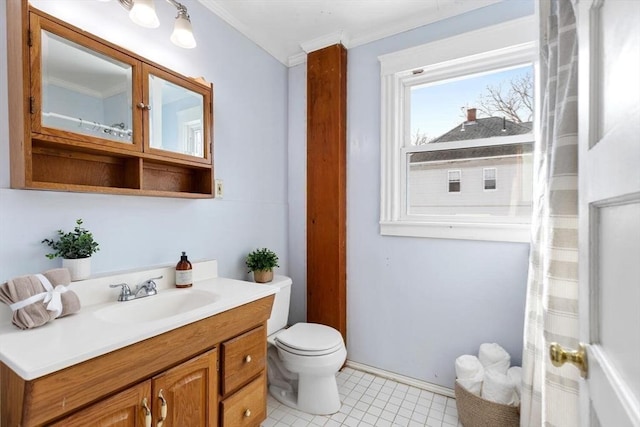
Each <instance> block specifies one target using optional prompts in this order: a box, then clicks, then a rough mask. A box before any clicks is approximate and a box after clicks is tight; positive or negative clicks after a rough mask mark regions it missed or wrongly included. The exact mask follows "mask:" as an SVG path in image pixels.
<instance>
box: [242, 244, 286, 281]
mask: <svg viewBox="0 0 640 427" xmlns="http://www.w3.org/2000/svg"><path fill="white" fill-rule="evenodd" d="M246 264H247V267H248V268H249V272H252V271H253V280H255V281H256V282H258V283H267V282H270V281H272V280H273V268H274V267H280V266H279V265H278V255H276V254H275V252H273V251H271V250H269V249H267V248H262V249H256V250H255V251H253V252H251V253H249V255H247V261H246Z"/></svg>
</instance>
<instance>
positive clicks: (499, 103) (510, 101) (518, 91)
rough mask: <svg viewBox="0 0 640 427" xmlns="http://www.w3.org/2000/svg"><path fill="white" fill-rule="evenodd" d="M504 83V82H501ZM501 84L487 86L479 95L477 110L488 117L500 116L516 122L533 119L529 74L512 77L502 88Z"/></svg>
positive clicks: (531, 86)
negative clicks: (505, 86)
mask: <svg viewBox="0 0 640 427" xmlns="http://www.w3.org/2000/svg"><path fill="white" fill-rule="evenodd" d="M503 83H504V82H503ZM503 83H500V84H498V85H497V86H487V88H486V90H487V93H486V94H484V95H480V97H479V99H478V110H479V111H480V112H481V113H483V114H484V115H486V116H488V117H493V116H497V115H501V116H504V117H506V118H507V119H509V120H511V121H513V122H516V123H522V122H529V121H531V119H532V118H533V77H532V76H531V73H526V74H524V75H521V76H517V77H514V78H513V79H511V80H510V81H509V83H508V87H507V88H504V87H503Z"/></svg>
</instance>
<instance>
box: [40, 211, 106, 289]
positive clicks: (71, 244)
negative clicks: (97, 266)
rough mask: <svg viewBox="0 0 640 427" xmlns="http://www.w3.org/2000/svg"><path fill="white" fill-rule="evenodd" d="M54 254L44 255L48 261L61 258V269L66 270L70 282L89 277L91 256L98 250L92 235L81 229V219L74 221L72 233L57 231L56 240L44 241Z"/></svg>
mask: <svg viewBox="0 0 640 427" xmlns="http://www.w3.org/2000/svg"><path fill="white" fill-rule="evenodd" d="M42 243H46V244H47V245H49V246H50V247H51V248H52V249H53V251H54V252H52V253H49V254H46V257H47V258H49V259H54V258H57V257H60V258H62V267H64V268H67V269H68V270H69V273H70V274H71V280H82V279H86V278H87V277H89V276H90V275H91V255H93V254H94V253H96V252H97V251H99V250H100V248H98V243H97V242H96V241H95V240H94V239H93V234H91V232H89V231H88V230H87V229H85V228H83V227H82V219H78V220H76V226H75V228H74V229H73V231H70V232H68V233H65V232H64V231H62V230H58V238H57V239H44V240H43V241H42Z"/></svg>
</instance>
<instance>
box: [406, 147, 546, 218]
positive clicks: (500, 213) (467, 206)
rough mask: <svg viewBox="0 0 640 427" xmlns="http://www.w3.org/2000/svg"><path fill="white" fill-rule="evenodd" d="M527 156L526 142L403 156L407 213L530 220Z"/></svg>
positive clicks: (530, 184) (529, 182)
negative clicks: (457, 172) (405, 169)
mask: <svg viewBox="0 0 640 427" xmlns="http://www.w3.org/2000/svg"><path fill="white" fill-rule="evenodd" d="M532 150H533V142H527V143H518V144H508V145H491V146H482V147H470V148H461V149H452V150H436V151H423V152H413V153H409V154H407V157H406V162H407V171H408V176H407V213H408V214H409V215H455V216H483V217H487V216H496V217H514V218H515V217H528V216H530V215H531V189H532V167H531V160H532ZM452 169H455V170H459V174H451V172H453V171H452ZM486 171H492V172H489V177H487V175H486V173H487V172H486ZM456 175H457V177H458V179H457V180H456V179H455V177H456ZM491 175H493V179H491V178H490V177H491ZM498 176H500V186H497V185H496V183H497V177H498ZM463 180H464V185H461V184H462V181H463ZM485 189H487V190H488V189H491V190H494V191H488V192H487V191H484V190H485Z"/></svg>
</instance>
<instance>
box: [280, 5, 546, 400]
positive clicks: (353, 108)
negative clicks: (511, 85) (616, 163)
mask: <svg viewBox="0 0 640 427" xmlns="http://www.w3.org/2000/svg"><path fill="white" fill-rule="evenodd" d="M532 13H533V3H532V2H531V1H520V0H517V1H507V2H503V3H499V4H496V5H493V6H490V7H487V8H484V9H480V10H477V11H474V12H470V13H467V14H465V15H462V16H458V17H455V18H451V19H448V20H445V21H442V22H438V23H434V24H431V25H427V26H424V27H420V28H418V29H415V30H412V31H408V32H405V33H402V34H399V35H396V36H393V37H388V38H385V39H383V40H379V41H376V42H372V43H369V44H366V45H363V46H359V47H355V48H352V49H349V51H348V57H347V64H348V71H347V73H348V80H347V81H348V83H347V105H348V106H347V122H348V124H347V144H348V148H347V149H348V153H347V171H348V172H347V212H348V213H347V236H348V237H347V311H348V312H347V340H348V342H347V346H348V359H349V360H352V361H355V362H359V363H364V364H366V365H370V366H373V367H376V368H380V369H384V370H387V371H391V372H395V373H399V374H402V375H406V376H409V377H412V378H417V379H420V380H423V381H428V382H431V383H434V384H439V385H442V386H445V387H450V388H453V382H454V378H455V373H454V360H455V358H456V357H457V356H459V355H461V354H475V353H477V351H478V347H479V345H480V344H481V343H483V342H498V343H499V344H501V345H502V346H503V347H505V349H506V350H507V351H508V352H510V353H511V355H512V359H513V362H514V363H516V364H519V363H520V360H521V352H522V350H521V347H522V330H523V322H524V304H525V288H526V277H527V263H528V252H529V245H528V244H513V243H498V242H481V241H464V240H444V239H424V238H408V237H389V236H381V235H380V234H379V226H378V221H379V218H380V67H379V62H378V56H379V55H382V54H386V53H390V52H394V51H397V50H402V49H406V48H409V47H412V46H417V45H421V44H425V43H428V42H430V41H434V40H438V39H442V38H446V37H450V36H453V35H456V34H460V33H463V32H466V31H471V30H475V29H478V28H482V27H484V26H488V25H493V24H497V23H500V22H502V21H506V20H510V19H514V18H518V17H521V16H524V15H529V14H532ZM305 67H306V64H302V65H298V66H296V67H294V68H292V69H290V71H289V79H290V81H289V94H290V95H289V137H290V140H289V171H290V186H289V189H290V193H289V201H290V207H289V212H290V216H294V217H299V218H304V215H305V199H304V194H305V193H304V192H305V188H304V187H301V186H299V185H298V184H297V183H296V184H295V186H294V185H293V184H292V180H294V179H296V180H300V181H302V180H304V178H305V176H304V175H303V173H302V172H301V171H299V170H298V169H299V166H298V165H299V164H300V165H301V164H304V162H305V161H306V157H305V156H306V152H305V151H304V150H303V149H302V148H301V147H304V145H305V140H304V138H305V123H303V122H302V121H301V120H299V118H298V114H299V113H298V111H301V109H302V108H303V107H304V105H305V104H304V102H305V101H304V100H301V99H299V97H301V96H306V94H305V87H306V82H305V78H306V76H305V73H304V69H305ZM293 93H296V94H300V95H298V96H296V97H295V98H293V97H292V94H293ZM289 230H290V233H291V235H290V236H289V253H290V254H291V261H292V263H293V257H294V256H296V257H297V258H298V259H297V260H296V262H295V263H296V264H302V261H303V258H304V255H303V254H304V250H305V245H306V242H305V237H304V229H303V227H302V226H300V225H298V226H296V228H295V229H294V228H290V229H289ZM300 254H302V255H300ZM291 271H292V275H293V276H294V277H293V279H294V283H295V282H298V283H296V285H297V286H298V287H300V284H301V283H306V278H305V276H303V272H302V271H301V272H300V273H297V272H296V271H294V270H293V269H292V270H291ZM295 299H296V301H302V300H303V296H301V295H297V296H295ZM293 314H294V313H293V312H292V315H293ZM302 314H303V313H302ZM302 314H300V315H299V316H298V318H297V319H296V320H302V319H303V318H304V317H303V315H302Z"/></svg>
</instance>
